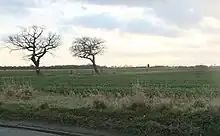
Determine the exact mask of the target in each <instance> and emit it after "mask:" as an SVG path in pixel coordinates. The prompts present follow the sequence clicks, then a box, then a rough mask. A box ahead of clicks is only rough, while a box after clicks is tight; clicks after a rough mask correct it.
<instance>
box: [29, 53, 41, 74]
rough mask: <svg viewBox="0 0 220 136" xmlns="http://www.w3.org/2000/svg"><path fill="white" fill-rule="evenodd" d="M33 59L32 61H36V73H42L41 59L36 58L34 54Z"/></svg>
mask: <svg viewBox="0 0 220 136" xmlns="http://www.w3.org/2000/svg"><path fill="white" fill-rule="evenodd" d="M31 60H32V62H33V63H34V65H35V71H36V74H37V76H39V75H40V59H37V60H36V59H35V57H34V56H32V57H31Z"/></svg>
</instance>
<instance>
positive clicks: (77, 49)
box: [70, 37, 105, 74]
mask: <svg viewBox="0 0 220 136" xmlns="http://www.w3.org/2000/svg"><path fill="white" fill-rule="evenodd" d="M104 43H105V41H104V40H102V39H99V38H96V37H81V38H75V39H74V40H73V43H72V46H71V47H70V51H71V53H72V54H73V56H76V57H79V58H84V59H89V60H90V61H91V62H92V65H93V68H94V70H95V72H96V73H97V74H99V71H98V68H97V65H96V59H95V57H96V55H101V54H102V53H103V51H104V49H105V46H104Z"/></svg>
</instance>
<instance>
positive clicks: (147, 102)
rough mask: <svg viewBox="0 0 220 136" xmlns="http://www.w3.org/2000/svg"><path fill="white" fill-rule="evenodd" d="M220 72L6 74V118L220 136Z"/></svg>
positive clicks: (1, 98)
mask: <svg viewBox="0 0 220 136" xmlns="http://www.w3.org/2000/svg"><path fill="white" fill-rule="evenodd" d="M219 83H220V70H219V69H214V68H209V69H204V68H202V69H201V68H200V69H198V68H192V69H190V68H189V69H176V68H168V69H164V68H163V69H153V68H150V69H128V68H127V69H103V70H101V73H100V75H96V74H94V73H93V72H92V70H83V69H80V70H71V69H69V70H55V69H53V70H42V75H41V76H36V74H35V71H33V70H32V71H31V70H26V71H25V70H20V71H19V70H13V71H12V70H10V71H9V70H6V71H0V89H1V90H2V93H1V95H0V111H1V115H2V116H1V118H3V119H10V120H17V119H18V120H19V119H21V120H35V119H37V120H47V121H48V120H49V121H55V122H59V123H67V124H69V123H70V124H72V125H74V126H78V127H86V128H92V129H101V130H102V129H103V130H109V129H111V130H113V131H116V132H123V133H126V134H130V135H132V136H133V135H137V136H146V135H149V136H154V135H158V136H160V135H161V136H176V135H181V136H188V135H192V136H197V135H201V136H205V135H220V133H219V130H220V128H219V126H220V116H219V113H220V97H219V96H220V93H219V92H220V91H219V90H220V84H219Z"/></svg>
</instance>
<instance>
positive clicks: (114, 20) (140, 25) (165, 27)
mask: <svg viewBox="0 0 220 136" xmlns="http://www.w3.org/2000/svg"><path fill="white" fill-rule="evenodd" d="M31 25H44V26H45V27H46V28H47V30H49V31H52V32H56V33H59V34H60V35H61V37H62V45H61V46H60V47H59V48H57V49H56V50H54V51H53V54H52V55H51V54H47V55H46V56H44V57H43V59H42V61H41V65H46V66H48V65H79V64H89V63H90V62H89V60H84V59H80V58H76V57H73V56H72V55H71V53H70V51H69V48H70V46H71V45H72V41H73V39H74V38H76V37H80V36H91V37H97V38H102V39H104V40H105V41H106V43H105V46H106V50H105V52H104V54H103V55H100V56H97V60H96V62H97V64H99V65H107V66H115V65H117V66H123V65H133V66H146V65H147V64H150V65H201V64H205V65H214V64H216V65H220V1H219V0H0V39H1V40H0V45H1V46H0V65H3V66H5V65H10V66H14V65H16V66H18V65H31V64H32V63H31V62H30V61H29V60H28V59H27V58H25V57H24V56H25V55H26V52H23V51H12V52H11V51H10V50H9V49H7V48H5V43H4V39H5V38H7V36H9V35H12V34H16V33H18V32H19V31H20V30H21V28H22V27H28V26H31Z"/></svg>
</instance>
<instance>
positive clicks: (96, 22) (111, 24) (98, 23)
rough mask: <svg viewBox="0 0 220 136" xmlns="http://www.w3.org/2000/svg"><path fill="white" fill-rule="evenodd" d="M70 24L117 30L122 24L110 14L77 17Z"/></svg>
mask: <svg viewBox="0 0 220 136" xmlns="http://www.w3.org/2000/svg"><path fill="white" fill-rule="evenodd" d="M70 23H72V24H75V25H80V26H83V27H90V28H105V29H115V28H119V27H120V23H119V22H118V21H117V20H116V19H115V18H114V17H113V16H111V15H109V14H108V13H101V14H92V15H87V16H79V17H75V18H74V19H73V20H71V21H70Z"/></svg>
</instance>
